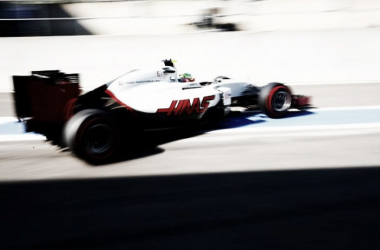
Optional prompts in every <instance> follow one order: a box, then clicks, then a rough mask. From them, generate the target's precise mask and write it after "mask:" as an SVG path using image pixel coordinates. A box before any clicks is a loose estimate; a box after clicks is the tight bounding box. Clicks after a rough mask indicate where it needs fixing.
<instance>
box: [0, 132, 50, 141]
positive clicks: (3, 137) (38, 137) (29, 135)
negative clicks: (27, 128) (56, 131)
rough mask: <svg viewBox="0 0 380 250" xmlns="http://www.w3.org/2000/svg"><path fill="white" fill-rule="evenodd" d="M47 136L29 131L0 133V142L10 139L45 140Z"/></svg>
mask: <svg viewBox="0 0 380 250" xmlns="http://www.w3.org/2000/svg"><path fill="white" fill-rule="evenodd" d="M43 140H46V138H45V137H44V136H43V135H39V134H33V133H27V134H20V135H0V142H10V141H43Z"/></svg>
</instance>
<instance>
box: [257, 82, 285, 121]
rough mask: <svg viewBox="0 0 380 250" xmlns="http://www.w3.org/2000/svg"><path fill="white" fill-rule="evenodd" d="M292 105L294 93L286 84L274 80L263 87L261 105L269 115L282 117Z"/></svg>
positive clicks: (260, 96)
mask: <svg viewBox="0 0 380 250" xmlns="http://www.w3.org/2000/svg"><path fill="white" fill-rule="evenodd" d="M291 106H292V93H291V90H290V88H289V87H287V86H285V85H284V84H282V83H276V82H272V83H269V84H268V85H266V86H264V87H263V88H262V89H261V91H260V95H259V107H260V109H261V111H263V113H265V114H266V115H267V116H268V117H270V118H282V117H284V116H285V115H286V114H287V112H288V110H289V108H290V107H291Z"/></svg>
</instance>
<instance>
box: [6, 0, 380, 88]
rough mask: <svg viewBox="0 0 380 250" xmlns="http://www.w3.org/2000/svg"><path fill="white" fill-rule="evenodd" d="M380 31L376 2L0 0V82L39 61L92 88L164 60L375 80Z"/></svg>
mask: <svg viewBox="0 0 380 250" xmlns="http://www.w3.org/2000/svg"><path fill="white" fill-rule="evenodd" d="M379 30H380V1H379V0H350V1H346V0H329V1H327V0H314V1H312V0H304V1H300V0H261V1H245V0H236V1H196V0H193V1H185V0H183V1H182V0H181V1H174V0H170V1H43V0H41V1H1V2H0V36H2V37H4V38H3V39H1V45H2V46H1V47H0V54H1V55H2V56H3V57H4V58H8V60H2V62H0V69H1V70H0V82H1V84H0V90H2V91H11V90H12V84H11V81H10V80H11V78H10V76H11V75H20V74H29V72H30V71H31V70H39V69H60V70H62V71H64V72H72V73H77V72H80V73H81V84H82V86H83V87H84V88H88V89H92V88H94V87H96V86H99V85H101V84H103V83H105V82H108V81H110V80H111V79H114V78H115V77H117V76H119V75H121V74H124V73H125V72H127V71H129V70H131V69H135V68H141V67H149V66H151V65H157V64H158V63H159V62H160V60H162V59H164V58H173V59H175V60H177V61H178V64H177V67H178V69H179V71H180V73H181V72H182V71H183V72H190V73H192V74H193V75H195V76H196V80H199V81H207V80H210V79H213V78H215V77H216V76H217V75H228V76H230V77H235V78H240V79H243V80H249V81H252V82H254V83H256V84H266V83H268V82H272V81H279V82H286V83H289V84H292V83H313V82H314V83H315V82H317V83H320V82H358V81H360V82H362V81H366V82H368V81H378V80H379V79H380V71H379V70H378V68H379V67H380V59H379V58H380V48H379V46H378V44H379V43H380V35H379V33H380V32H379ZM19 37H24V38H19ZM42 55H43V56H42ZM46 55H48V56H46ZM10 58H12V59H11V60H10ZM195 62H196V63H195Z"/></svg>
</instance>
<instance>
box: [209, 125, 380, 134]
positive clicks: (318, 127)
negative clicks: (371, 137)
mask: <svg viewBox="0 0 380 250" xmlns="http://www.w3.org/2000/svg"><path fill="white" fill-rule="evenodd" d="M342 129H351V130H353V129H379V130H380V123H378V122H376V123H355V124H334V125H311V126H284V127H260V128H255V127H254V126H250V127H243V128H234V129H221V130H214V131H210V132H208V134H223V133H246V132H293V131H316V130H342Z"/></svg>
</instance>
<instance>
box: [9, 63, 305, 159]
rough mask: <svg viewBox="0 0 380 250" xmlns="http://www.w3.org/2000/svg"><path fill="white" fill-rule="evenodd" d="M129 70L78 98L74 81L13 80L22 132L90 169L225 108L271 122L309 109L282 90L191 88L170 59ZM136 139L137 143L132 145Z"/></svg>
mask: <svg viewBox="0 0 380 250" xmlns="http://www.w3.org/2000/svg"><path fill="white" fill-rule="evenodd" d="M163 62H164V64H165V66H164V67H159V68H154V69H141V70H132V71H130V72H128V73H126V74H124V75H122V76H121V77H118V78H116V79H115V80H113V81H111V82H109V83H107V84H104V85H102V86H100V87H98V88H96V89H94V90H92V91H90V92H87V93H85V94H82V95H80V89H79V76H78V74H64V73H61V72H59V71H56V70H55V71H54V70H50V71H32V75H31V76H13V82H14V90H15V93H14V98H15V107H16V114H17V117H18V119H19V120H20V121H24V122H25V124H26V130H27V131H28V132H36V133H40V134H43V135H45V136H46V137H47V139H48V140H51V141H52V142H54V144H57V145H60V146H63V147H68V148H69V149H70V150H72V151H73V152H74V153H75V154H76V155H77V156H79V157H81V158H83V159H85V160H87V161H89V162H94V163H96V162H103V161H105V160H107V159H109V158H111V157H112V156H113V155H114V154H115V152H117V151H118V148H119V146H120V145H121V143H122V142H126V141H130V140H132V138H133V137H134V135H136V132H137V131H143V130H149V129H161V128H165V129H166V128H171V127H178V126H192V125H195V124H199V123H204V122H215V121H219V120H221V119H223V118H225V117H226V116H228V115H229V113H230V110H231V107H243V108H245V109H257V110H260V111H261V112H263V113H264V114H266V115H267V116H268V117H271V118H281V117H284V116H286V114H287V112H288V110H289V109H299V110H305V109H308V108H310V107H311V106H310V97H308V96H301V95H293V94H292V92H291V89H290V88H289V87H288V86H286V85H284V84H281V83H270V84H268V85H266V86H264V87H257V86H255V85H253V84H251V83H247V82H243V81H236V80H233V79H230V78H228V77H224V76H219V77H216V78H215V79H214V80H213V81H209V82H195V79H194V78H192V77H191V75H190V74H183V75H178V73H177V69H176V67H175V65H174V62H173V61H172V60H164V61H163ZM133 139H136V138H133Z"/></svg>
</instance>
